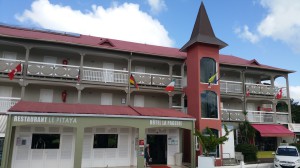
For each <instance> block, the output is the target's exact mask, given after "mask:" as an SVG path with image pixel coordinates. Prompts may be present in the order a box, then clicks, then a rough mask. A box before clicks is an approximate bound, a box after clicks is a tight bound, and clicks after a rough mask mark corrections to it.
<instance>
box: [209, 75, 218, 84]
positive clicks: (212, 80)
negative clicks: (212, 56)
mask: <svg viewBox="0 0 300 168" xmlns="http://www.w3.org/2000/svg"><path fill="white" fill-rule="evenodd" d="M217 74H218V72H217V73H215V74H214V75H213V76H211V77H210V78H209V79H208V83H213V82H214V81H215V79H216V76H217Z"/></svg>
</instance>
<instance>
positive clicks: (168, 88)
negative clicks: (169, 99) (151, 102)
mask: <svg viewBox="0 0 300 168" xmlns="http://www.w3.org/2000/svg"><path fill="white" fill-rule="evenodd" d="M174 87H175V80H173V81H172V82H171V83H169V84H168V86H167V87H166V88H165V91H168V92H172V91H174Z"/></svg>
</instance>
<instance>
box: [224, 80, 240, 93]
mask: <svg viewBox="0 0 300 168" xmlns="http://www.w3.org/2000/svg"><path fill="white" fill-rule="evenodd" d="M220 91H221V92H224V93H243V84H242V82H236V81H225V80H220Z"/></svg>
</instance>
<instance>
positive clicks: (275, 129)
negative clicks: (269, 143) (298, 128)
mask: <svg viewBox="0 0 300 168" xmlns="http://www.w3.org/2000/svg"><path fill="white" fill-rule="evenodd" d="M251 125H252V127H254V128H255V129H256V130H257V131H259V132H260V135H261V136H262V137H287V136H291V137H293V136H294V135H295V134H294V133H293V132H292V131H290V130H288V129H287V128H285V127H284V126H283V125H279V124H251Z"/></svg>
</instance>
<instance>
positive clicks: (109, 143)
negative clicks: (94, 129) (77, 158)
mask: <svg viewBox="0 0 300 168" xmlns="http://www.w3.org/2000/svg"><path fill="white" fill-rule="evenodd" d="M117 147H118V134H95V135H94V148H117Z"/></svg>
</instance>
